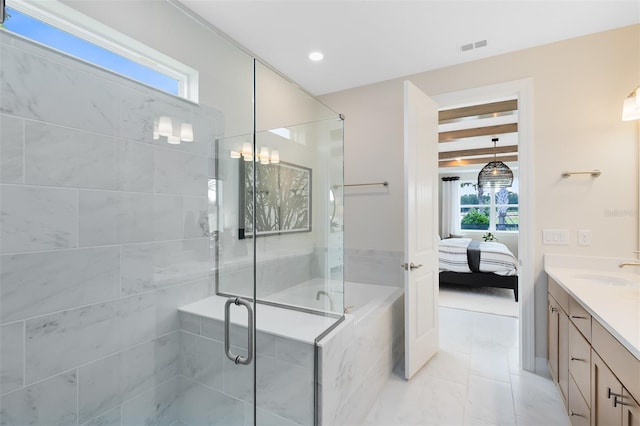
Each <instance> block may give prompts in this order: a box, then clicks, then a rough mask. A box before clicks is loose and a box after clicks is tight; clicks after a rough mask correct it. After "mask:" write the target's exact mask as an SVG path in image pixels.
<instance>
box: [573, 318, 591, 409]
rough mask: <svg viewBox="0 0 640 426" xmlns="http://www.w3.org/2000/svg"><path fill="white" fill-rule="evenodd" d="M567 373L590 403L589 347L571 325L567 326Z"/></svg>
mask: <svg viewBox="0 0 640 426" xmlns="http://www.w3.org/2000/svg"><path fill="white" fill-rule="evenodd" d="M569 372H570V373H571V376H572V377H573V380H575V384H576V386H577V387H578V389H579V390H580V393H582V397H583V398H584V399H585V400H586V401H590V400H591V397H590V395H591V393H590V392H591V346H590V345H589V342H587V340H586V339H585V338H584V337H583V336H582V334H580V332H579V331H578V329H577V328H576V326H575V325H573V324H572V323H570V324H569ZM569 393H571V391H569Z"/></svg>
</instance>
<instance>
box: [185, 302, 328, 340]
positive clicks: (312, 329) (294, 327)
mask: <svg viewBox="0 0 640 426" xmlns="http://www.w3.org/2000/svg"><path fill="white" fill-rule="evenodd" d="M227 299H228V298H227V297H221V296H210V297H207V298H206V299H202V300H199V301H197V302H194V303H190V304H188V305H185V306H182V307H180V308H178V311H180V312H185V313H189V314H192V315H198V316H201V317H204V318H209V319H214V320H218V321H221V322H224V304H225V302H226V301H227ZM254 309H255V311H256V318H257V321H256V323H257V324H256V326H257V331H262V332H265V333H269V334H272V335H275V336H280V337H285V338H288V339H292V340H296V341H299V342H303V343H310V344H313V343H314V340H315V338H316V337H318V336H319V335H320V334H322V332H324V331H325V330H326V329H327V328H329V327H330V326H331V325H333V324H334V323H335V322H336V321H338V319H337V318H333V317H328V316H323V315H316V314H311V313H307V312H300V311H295V310H291V309H283V308H278V307H275V306H269V305H262V304H259V303H258V304H255V305H254ZM231 323H232V324H237V325H240V326H244V327H246V326H247V313H246V310H245V308H244V307H239V306H235V305H232V306H231Z"/></svg>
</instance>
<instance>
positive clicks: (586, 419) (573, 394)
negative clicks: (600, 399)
mask: <svg viewBox="0 0 640 426" xmlns="http://www.w3.org/2000/svg"><path fill="white" fill-rule="evenodd" d="M569 419H570V420H571V424H572V425H573V426H589V425H590V424H591V411H590V410H589V406H588V405H587V403H586V402H585V400H584V398H582V395H581V394H580V391H578V386H577V385H576V382H574V381H573V378H572V377H569Z"/></svg>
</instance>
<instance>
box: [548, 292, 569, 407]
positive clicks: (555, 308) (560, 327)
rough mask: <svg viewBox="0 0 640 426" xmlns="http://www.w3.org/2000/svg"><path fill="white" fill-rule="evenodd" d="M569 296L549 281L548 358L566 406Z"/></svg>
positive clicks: (567, 399) (550, 368)
mask: <svg viewBox="0 0 640 426" xmlns="http://www.w3.org/2000/svg"><path fill="white" fill-rule="evenodd" d="M552 286H553V288H552ZM554 296H555V297H554ZM567 296H568V295H567V293H566V292H565V291H564V290H562V288H560V286H558V284H557V283H555V282H552V281H550V282H549V294H548V301H549V306H548V323H547V324H548V334H547V355H548V357H547V359H548V365H549V370H550V371H551V376H552V377H553V380H554V381H555V382H556V383H557V384H558V387H559V388H560V394H561V396H562V399H563V402H564V404H565V406H566V405H567V404H568V401H569V317H568V315H567V312H566V311H568V306H569V305H568V297H567ZM558 300H560V301H562V302H560V301H558Z"/></svg>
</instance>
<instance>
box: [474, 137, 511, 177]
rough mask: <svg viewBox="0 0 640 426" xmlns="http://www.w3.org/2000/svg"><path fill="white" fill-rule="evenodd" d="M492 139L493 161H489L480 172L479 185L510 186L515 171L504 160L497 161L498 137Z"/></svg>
mask: <svg viewBox="0 0 640 426" xmlns="http://www.w3.org/2000/svg"><path fill="white" fill-rule="evenodd" d="M491 140H492V141H493V161H491V162H489V163H488V164H487V165H486V166H484V167H483V168H482V170H480V173H478V186H481V187H483V188H508V187H510V186H511V184H512V183H513V172H512V171H511V169H510V168H509V167H508V166H507V165H506V164H504V163H503V162H502V161H497V158H496V151H495V150H496V143H497V142H498V138H493V139H491Z"/></svg>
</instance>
